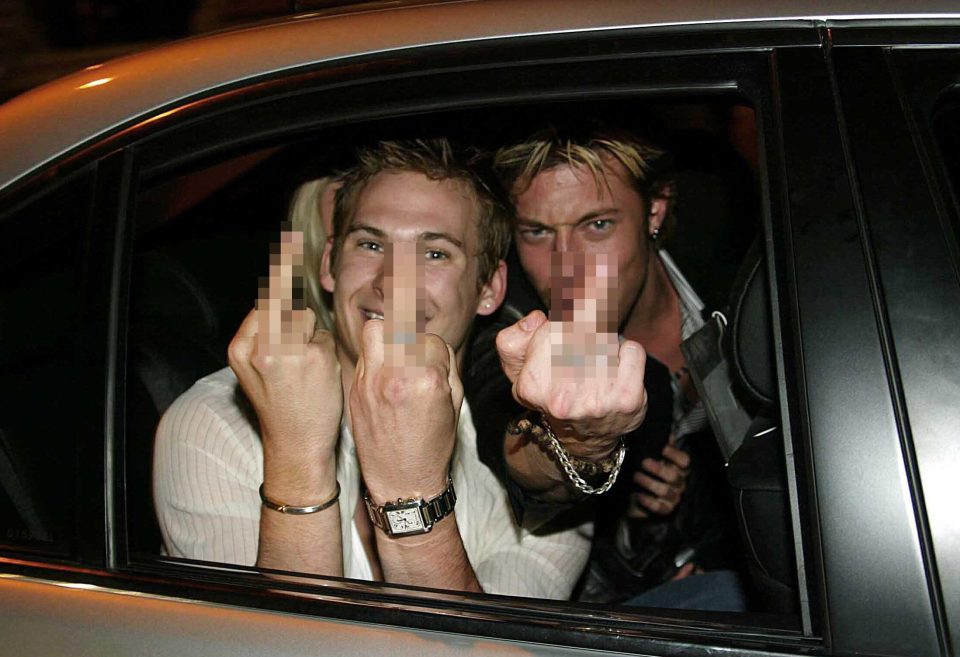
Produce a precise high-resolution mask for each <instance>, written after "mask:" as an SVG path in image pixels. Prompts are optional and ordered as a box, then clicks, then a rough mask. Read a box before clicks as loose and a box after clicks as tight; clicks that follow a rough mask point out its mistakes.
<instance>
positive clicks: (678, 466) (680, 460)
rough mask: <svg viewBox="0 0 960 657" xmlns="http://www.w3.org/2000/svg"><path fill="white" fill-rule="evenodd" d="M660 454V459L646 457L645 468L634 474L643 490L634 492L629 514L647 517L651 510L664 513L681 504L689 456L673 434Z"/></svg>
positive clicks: (643, 466)
mask: <svg viewBox="0 0 960 657" xmlns="http://www.w3.org/2000/svg"><path fill="white" fill-rule="evenodd" d="M661 455H662V457H663V458H661V459H654V458H646V459H644V460H643V462H642V463H641V464H640V465H641V467H642V468H643V470H638V471H636V472H634V473H633V481H634V483H635V484H638V485H639V486H641V487H642V488H643V490H642V491H637V492H634V493H632V494H631V496H630V505H629V507H628V508H627V515H628V516H630V517H632V518H646V517H648V515H649V513H648V512H651V513H655V514H657V515H661V516H665V515H669V514H670V513H672V512H673V510H674V509H676V508H677V504H679V503H680V499H681V498H682V497H683V493H684V491H685V490H686V488H687V476H688V475H689V474H690V455H689V454H687V453H686V452H685V451H683V450H682V449H680V448H679V447H677V446H676V444H675V440H674V438H673V436H672V435H671V437H670V441H669V442H668V443H667V444H666V445H664V447H663V451H662V452H661Z"/></svg>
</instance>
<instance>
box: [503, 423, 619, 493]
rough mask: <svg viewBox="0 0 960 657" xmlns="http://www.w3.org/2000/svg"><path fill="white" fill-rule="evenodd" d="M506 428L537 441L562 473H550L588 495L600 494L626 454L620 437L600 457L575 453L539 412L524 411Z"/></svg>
mask: <svg viewBox="0 0 960 657" xmlns="http://www.w3.org/2000/svg"><path fill="white" fill-rule="evenodd" d="M507 431H508V433H510V434H512V435H515V436H518V437H519V436H527V437H528V439H529V440H531V441H534V442H536V443H537V445H538V446H539V447H540V449H541V450H542V451H543V452H544V454H546V455H548V456H549V457H550V459H551V460H552V461H553V462H554V464H555V467H556V468H557V469H558V472H559V473H561V476H560V477H557V476H556V473H553V475H552V476H551V478H552V479H554V480H563V481H565V482H566V483H568V484H573V487H574V488H575V489H576V490H577V491H579V492H581V493H585V494H587V495H600V494H602V493H605V492H607V491H608V490H609V489H610V488H611V487H612V486H613V484H614V483H615V482H616V479H617V476H618V475H619V473H620V467H621V465H622V464H623V460H624V457H625V455H626V445H625V444H624V442H623V439H622V438H618V439H617V442H616V443H615V445H614V447H613V449H612V451H611V452H610V453H609V454H608V455H607V456H605V457H603V458H600V459H597V460H592V459H584V458H580V457H577V456H574V455H572V454H571V453H570V452H569V451H568V449H567V447H566V446H565V445H564V444H563V443H562V442H561V441H560V440H559V439H558V437H557V435H556V434H555V433H554V432H553V429H552V427H551V426H550V424H549V423H548V421H547V419H546V418H545V417H544V416H543V415H542V414H540V413H533V412H528V413H525V414H524V415H523V416H521V417H520V418H518V419H516V420H514V422H512V423H511V424H510V425H509V426H508V427H507Z"/></svg>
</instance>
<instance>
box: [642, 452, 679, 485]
mask: <svg viewBox="0 0 960 657" xmlns="http://www.w3.org/2000/svg"><path fill="white" fill-rule="evenodd" d="M641 465H642V466H643V469H644V470H646V471H647V472H649V473H650V474H653V475H655V476H657V477H659V478H660V479H662V480H663V481H665V482H667V483H669V484H674V485H676V484H680V483H681V482H683V481H684V480H685V479H686V478H687V472H686V470H683V469H682V468H679V467H677V466H676V465H675V464H673V463H672V462H670V461H661V460H660V459H653V458H645V459H643V462H642V463H641Z"/></svg>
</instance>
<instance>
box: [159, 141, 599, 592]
mask: <svg viewBox="0 0 960 657" xmlns="http://www.w3.org/2000/svg"><path fill="white" fill-rule="evenodd" d="M509 234H510V227H509V222H508V215H507V210H506V209H505V207H504V205H503V204H502V203H501V202H500V201H499V200H498V198H497V196H496V195H495V194H494V193H492V192H491V191H490V189H489V188H488V187H487V186H486V185H485V184H484V181H483V180H482V179H481V177H479V176H478V175H477V174H476V173H475V170H474V169H473V168H472V167H471V166H470V164H469V162H468V161H467V160H466V158H465V157H464V156H463V155H461V154H460V153H458V152H457V151H456V150H455V149H453V148H452V147H451V146H450V144H449V143H447V142H446V141H444V140H431V141H426V142H424V141H416V142H385V143H382V144H380V145H379V147H377V148H374V149H369V150H366V151H363V152H361V153H360V155H359V158H358V164H357V165H356V166H355V168H354V169H352V170H351V171H349V172H348V173H347V174H346V175H345V177H344V186H343V188H342V190H341V191H340V192H338V195H337V203H336V210H335V215H334V237H333V238H332V239H331V240H330V241H329V242H328V243H327V245H326V247H325V250H324V256H323V264H322V266H321V271H320V272H319V273H317V272H307V273H306V275H308V276H311V275H318V274H319V276H320V282H321V284H322V286H323V288H324V289H325V290H326V291H327V292H330V293H331V294H332V299H333V316H334V334H331V333H328V332H326V331H322V330H319V329H315V326H316V317H315V315H314V313H313V312H312V311H310V310H297V309H295V307H294V303H293V296H294V295H293V288H294V280H295V278H296V275H297V268H298V267H299V266H300V265H299V263H300V261H301V260H302V252H303V243H302V242H303V238H302V237H301V236H300V234H299V233H285V234H284V235H283V236H282V240H281V244H280V248H279V252H278V253H276V254H274V257H273V259H272V263H271V269H270V282H269V286H268V287H267V289H265V290H262V291H261V298H260V300H259V301H258V303H257V308H256V309H255V310H253V311H251V313H250V314H249V315H248V316H247V318H246V319H245V320H244V322H243V324H242V326H241V327H240V329H239V331H238V332H237V334H236V336H235V337H234V339H233V342H232V343H231V345H230V350H229V361H230V369H224V370H221V371H220V372H217V373H214V374H212V375H210V376H208V377H206V378H204V379H201V380H200V381H198V382H197V383H196V384H195V385H194V386H193V387H192V388H191V389H190V390H188V391H187V392H186V393H184V394H183V395H182V396H181V397H180V398H179V399H178V400H177V401H176V402H175V403H174V404H173V405H172V406H171V407H170V409H168V411H167V412H166V413H165V415H164V417H163V419H162V420H161V423H160V426H159V428H158V431H157V442H156V448H155V460H154V496H155V501H156V507H157V512H158V517H159V520H160V526H161V529H162V531H163V535H164V541H165V546H166V550H167V552H168V553H169V554H171V555H173V556H183V557H188V558H193V559H202V560H208V561H218V562H227V563H237V564H249V565H253V564H256V565H258V566H260V567H263V568H271V569H279V570H287V571H295V572H306V573H315V574H319V575H326V576H336V577H340V576H342V577H349V578H357V579H372V580H383V581H387V582H393V583H401V584H411V585H418V586H427V587H434V588H443V589H454V590H463V591H486V592H490V593H503V594H510V595H524V596H533V597H545V598H566V597H568V596H569V594H570V592H571V590H572V587H573V585H574V583H575V582H576V579H577V577H578V576H579V574H580V572H581V570H582V567H583V565H584V563H585V561H586V558H587V553H588V549H589V541H588V539H587V538H586V537H585V533H586V532H585V530H586V529H587V528H586V527H585V526H580V527H567V528H557V527H540V528H538V529H537V531H536V532H535V533H531V532H529V531H527V530H526V529H524V528H522V527H519V526H517V525H516V524H515V521H514V519H513V518H514V516H513V514H512V513H511V512H510V507H509V504H508V500H507V495H506V492H505V490H504V488H503V487H502V485H501V484H500V483H498V482H497V480H496V479H495V477H494V476H493V475H492V474H491V473H490V471H488V470H487V469H486V468H485V467H484V466H483V465H482V464H481V463H480V461H479V459H478V457H477V452H476V437H475V433H474V428H473V422H472V420H471V416H470V409H469V407H468V406H467V405H466V404H465V403H463V389H462V385H461V383H460V378H459V373H458V368H459V365H460V363H461V362H462V357H463V350H464V345H465V344H466V338H467V336H468V334H469V331H470V328H471V325H472V322H473V318H474V316H475V315H488V314H490V313H492V312H494V311H495V310H496V308H497V307H498V306H499V305H500V303H501V302H502V300H503V296H504V287H505V265H504V263H503V260H502V259H501V258H502V256H503V254H504V252H505V249H506V245H507V243H508V240H509ZM241 391H242V392H241ZM567 522H569V519H567Z"/></svg>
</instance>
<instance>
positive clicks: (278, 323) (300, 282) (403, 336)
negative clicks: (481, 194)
mask: <svg viewBox="0 0 960 657" xmlns="http://www.w3.org/2000/svg"><path fill="white" fill-rule="evenodd" d="M426 251H427V250H426V247H425V246H424V244H423V243H422V242H416V243H413V242H388V243H386V244H384V245H383V256H384V268H383V269H384V271H383V281H382V282H381V287H382V290H383V303H384V312H383V314H382V315H381V316H376V315H373V316H371V317H370V318H369V319H373V320H377V319H379V320H383V321H384V345H385V346H386V347H387V348H386V350H385V353H384V357H385V359H386V361H387V364H388V365H390V366H394V367H400V366H404V365H408V364H413V365H424V364H425V362H426V361H425V358H426V356H425V352H424V342H423V339H422V338H423V336H424V335H425V334H426V312H425V305H426V294H425V290H424V266H423V263H424V260H425V259H426V257H427V254H426ZM269 268H270V272H269V274H268V275H267V276H266V277H263V278H261V279H260V285H259V290H258V294H257V302H256V307H257V311H258V322H259V324H260V325H261V326H264V327H266V330H264V331H260V332H258V334H257V335H258V348H259V350H260V352H261V353H270V354H275V355H289V354H294V353H298V350H299V349H300V348H302V346H303V344H305V343H306V342H309V341H310V339H311V337H312V335H311V334H312V333H313V331H314V330H322V329H323V328H324V326H323V325H322V324H321V323H320V322H318V321H314V320H313V318H310V317H308V316H307V315H306V313H311V312H315V311H314V310H312V309H308V308H307V307H306V304H305V302H304V283H305V281H306V280H307V278H308V277H307V276H306V270H305V265H304V236H303V233H301V232H300V231H299V230H295V229H294V228H293V227H292V226H291V225H289V224H284V226H283V229H282V231H281V233H280V237H279V240H278V241H275V242H271V244H270V266H269ZM580 269H581V270H583V267H581V268H580ZM590 280H591V281H592V280H593V279H590ZM314 327H316V328H315V329H314ZM583 328H584V330H590V331H592V330H593V329H592V323H591V322H587V323H584V326H583ZM614 356H616V354H615V353H614Z"/></svg>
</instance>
